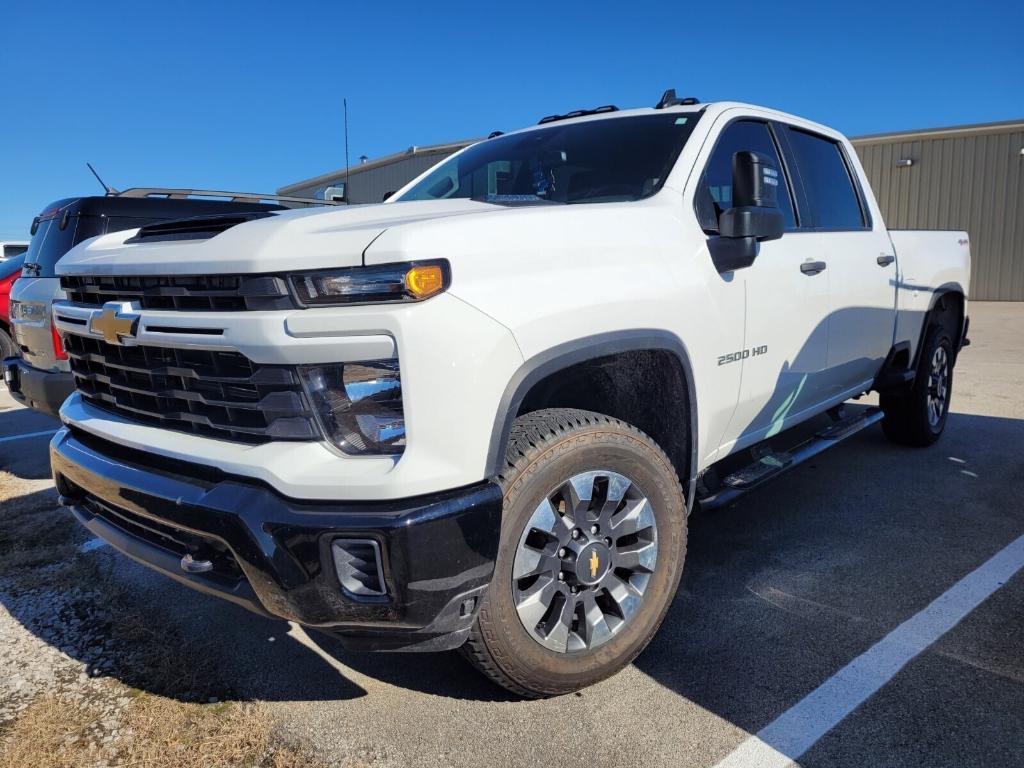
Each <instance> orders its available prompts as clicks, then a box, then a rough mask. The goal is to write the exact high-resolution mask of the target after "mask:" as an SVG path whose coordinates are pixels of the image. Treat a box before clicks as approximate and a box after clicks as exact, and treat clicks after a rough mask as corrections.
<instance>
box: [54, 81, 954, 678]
mask: <svg viewBox="0 0 1024 768" xmlns="http://www.w3.org/2000/svg"><path fill="white" fill-rule="evenodd" d="M57 271H58V273H59V274H60V275H62V280H63V283H62V286H63V289H64V290H65V291H66V292H67V296H68V299H67V301H64V302H61V303H58V304H57V305H56V306H55V309H54V312H55V322H56V327H57V328H58V329H59V331H60V333H61V334H62V336H63V340H64V346H65V349H66V351H67V354H68V356H69V358H70V360H71V368H72V371H73V373H74V376H75V379H76V386H77V390H76V392H75V393H74V394H73V395H72V396H71V397H70V398H69V399H68V400H67V401H66V402H65V404H64V406H63V408H62V409H61V417H62V419H63V422H64V426H63V428H62V429H61V430H60V431H59V432H58V433H57V435H56V436H55V437H54V439H53V442H52V445H51V459H52V464H53V472H54V476H55V479H56V483H57V487H58V489H59V492H60V493H61V495H62V500H63V503H64V504H66V505H67V506H68V507H69V508H70V509H71V511H72V512H73V514H74V516H75V517H76V518H77V519H78V520H79V522H81V523H82V524H83V525H85V526H86V527H87V528H88V529H89V530H90V531H92V532H93V534H95V535H96V536H98V537H100V538H102V539H104V540H105V541H107V542H109V543H110V544H112V545H113V546H114V547H115V548H117V549H119V550H121V551H122V552H124V553H125V554H127V555H129V556H131V557H134V558H136V559H138V560H139V561H141V562H143V563H145V564H147V565H149V566H151V567H153V568H156V569H158V570H160V571H162V572H163V573H165V574H167V575H168V576H171V577H173V578H175V579H177V580H178V581H181V582H183V583H185V584H188V585H190V586H192V587H195V588H197V589H200V590H203V591H206V592H208V593H212V594H215V595H219V596H221V597H223V598H226V599H228V600H231V601H233V602H235V603H237V604H240V605H243V606H246V607H248V608H250V609H252V610H256V611H259V612H262V613H264V614H268V615H271V616H276V617H281V618H285V619H289V620H293V621H296V622H300V623H302V624H304V625H308V626H312V627H316V628H319V629H322V630H325V631H328V632H331V633H334V634H336V635H337V636H339V637H341V638H342V640H343V641H344V642H345V643H346V644H347V645H348V646H350V647H355V648H363V649H370V650H398V649H403V650H421V651H431V650H447V649H452V648H462V649H463V651H464V653H465V655H466V656H467V657H468V658H469V659H470V660H471V661H472V662H473V663H475V664H476V666H478V667H479V668H480V669H481V670H482V671H483V672H484V673H485V674H487V675H488V676H490V677H491V678H492V679H493V680H495V681H496V682H498V683H499V684H501V685H503V686H506V687H507V688H509V689H510V690H512V691H514V692H516V693H518V694H520V695H523V696H547V695H555V694H561V693H565V692H567V691H572V690H575V689H578V688H581V687H583V686H585V685H588V684H591V683H593V682H595V681H597V680H600V679H602V678H604V677H607V676H608V675H611V674H613V673H614V672H615V671H617V670H618V669H620V668H621V667H622V666H623V665H625V664H627V663H629V662H630V660H632V659H633V658H634V657H635V656H636V655H637V654H638V653H640V651H641V650H642V649H643V648H644V647H645V645H646V644H647V643H648V642H649V641H650V639H651V637H652V636H653V635H654V633H655V632H656V630H657V628H658V626H659V624H660V623H661V621H662V619H663V618H664V616H665V613H666V611H667V609H668V607H669V604H670V603H671V601H672V599H673V595H674V593H675V590H676V587H677V584H678V583H679V578H680V574H681V572H682V568H683V558H684V553H685V549H686V530H687V516H688V513H689V512H690V510H691V509H692V508H693V505H694V504H695V502H696V503H698V504H700V505H702V506H704V507H712V506H715V505H721V504H726V503H729V502H731V501H732V500H733V499H735V498H736V497H737V496H738V495H740V494H742V493H744V492H746V491H748V490H750V489H752V488H754V487H756V486H758V485H760V484H762V483H763V482H765V481H767V480H768V479H770V478H772V477H774V476H776V475H778V474H780V473H781V472H783V471H784V470H786V469H787V468H789V467H792V466H795V465H797V464H799V463H800V462H801V461H802V460H805V459H806V458H808V457H809V456H812V455H814V454H816V453H817V452H819V451H821V450H823V449H825V448H827V447H830V446H832V445H835V444H837V443H838V442H840V441H841V440H842V439H843V438H845V437H847V436H849V435H851V434H854V433H855V432H857V431H858V430H860V429H862V428H865V427H867V426H869V425H871V424H874V423H875V422H878V421H881V423H882V428H883V429H884V430H885V432H886V434H887V435H888V436H889V437H890V438H892V439H893V440H895V441H897V442H900V443H904V444H909V445H927V444H929V443H931V442H933V441H934V440H935V439H936V438H938V437H939V435H940V434H941V432H942V430H943V427H944V425H945V423H946V414H947V411H948V408H949V398H950V391H951V386H952V377H953V366H954V364H955V362H956V358H957V354H958V353H959V351H960V349H961V347H962V346H963V345H964V344H965V342H966V331H967V314H966V310H967V303H966V299H967V290H968V274H969V251H968V241H967V235H966V234H965V233H963V232H890V231H889V230H887V229H886V228H885V224H884V223H883V221H882V216H881V214H880V212H879V209H878V206H877V204H876V203H875V200H874V198H873V197H872V194H871V190H870V189H869V187H868V183H867V181H866V179H865V176H864V172H863V170H862V168H861V166H860V164H859V163H858V161H857V156H856V154H855V153H854V151H853V149H852V147H851V146H850V143H849V142H848V141H847V140H846V139H845V138H844V137H843V136H842V135H840V134H839V133H837V132H836V131H834V130H831V129H829V128H826V127H825V126H822V125H818V124H816V123H812V122H809V121H807V120H803V119H801V118H798V117H793V116H791V115H786V114H782V113H780V112H776V111H773V110H770V109H763V108H760V107H753V106H747V105H744V104H735V103H718V104H699V103H697V102H696V101H695V100H693V99H676V98H675V97H674V92H671V91H670V92H667V93H666V95H665V96H664V97H663V98H662V100H661V102H660V103H659V104H658V106H657V107H654V108H648V109H633V110H628V111H619V110H617V109H615V108H614V107H601V108H598V109H595V110H580V111H578V112H573V113H569V114H567V115H554V116H551V117H549V118H545V119H544V120H542V121H541V123H540V124H539V125H537V126H535V127H531V128H526V129H524V130H520V131H516V132H512V133H508V134H504V135H499V136H495V137H493V138H490V139H488V140H486V141H481V142H480V143H477V144H474V145H472V146H470V147H468V148H466V149H464V150H462V151H461V152H459V153H458V154H456V155H454V156H452V157H450V158H448V159H446V160H445V161H443V162H442V163H440V164H439V165H437V166H436V167H434V168H433V169H432V170H430V171H428V172H426V173H425V174H423V175H422V176H421V177H419V178H417V179H415V180H414V181H412V182H411V183H410V184H408V185H407V186H406V187H405V188H403V189H402V190H400V191H399V192H398V193H397V194H396V195H394V196H393V197H392V198H391V199H390V200H388V201H387V202H386V203H383V204H380V205H367V206H350V207H346V208H344V209H328V210H305V211H281V212H273V213H260V214H251V215H241V216H231V217H223V216H213V217H208V218H198V219H190V220H184V221H181V222H177V223H175V222H170V223H168V222H163V223H160V224H158V225H154V226H150V227H143V228H141V229H138V230H133V231H128V232H116V233H112V234H108V235H104V236H100V237H98V238H95V239H92V240H90V241H87V242H85V243H83V244H81V245H78V246H76V247H75V248H74V249H73V250H72V251H71V252H70V253H69V254H68V255H67V256H66V257H65V258H63V259H62V260H61V262H60V263H59V264H58V267H57ZM872 390H875V391H878V392H879V393H880V396H881V399H880V403H881V407H880V408H870V407H866V406H857V405H845V406H844V403H845V402H846V401H847V400H849V399H851V398H857V397H859V396H861V395H863V394H865V393H867V392H870V391H872ZM865 482H870V478H865Z"/></svg>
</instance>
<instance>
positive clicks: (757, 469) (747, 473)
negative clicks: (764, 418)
mask: <svg viewBox="0 0 1024 768" xmlns="http://www.w3.org/2000/svg"><path fill="white" fill-rule="evenodd" d="M884 416H885V414H883V413H882V409H881V408H868V409H867V410H864V411H861V412H860V413H858V414H857V415H855V416H851V417H848V418H845V419H839V420H837V421H834V422H832V423H831V424H830V425H828V426H827V427H825V428H824V429H821V430H818V432H816V433H815V434H814V436H813V437H811V438H810V439H808V440H805V441H804V442H802V443H800V444H799V445H797V446H796V447H795V448H792V449H790V450H788V451H768V452H765V453H763V454H761V455H760V456H759V457H758V458H757V459H756V460H755V461H753V462H751V463H750V464H748V465H746V466H745V467H741V468H740V469H738V470H736V471H735V472H733V473H731V474H729V475H727V476H726V477H725V479H724V480H722V487H721V488H718V489H717V490H715V491H712V492H711V493H709V494H708V495H707V496H704V497H698V501H699V502H700V506H701V508H702V509H717V508H718V507H724V506H726V505H728V504H731V503H732V502H734V501H736V499H738V498H739V497H740V496H742V495H743V494H745V493H747V492H748V491H752V490H754V489H755V488H758V487H760V486H761V485H764V484H765V483H767V482H768V481H769V480H771V479H773V478H775V477H778V476H779V475H781V474H782V473H783V472H785V471H786V470H788V469H792V468H793V467H795V466H797V465H798V464H802V463H803V462H805V461H807V460H808V459H811V458H813V457H815V456H817V455H818V454H819V453H821V452H822V451H824V450H826V449H828V448H831V447H832V446H833V445H837V444H838V443H840V442H842V441H843V440H845V439H846V438H848V437H850V436H852V435H855V434H857V433H858V432H860V431H861V430H862V429H866V428H867V427H870V426H871V425H872V424H877V423H878V422H880V421H881V420H882V419H883V418H884Z"/></svg>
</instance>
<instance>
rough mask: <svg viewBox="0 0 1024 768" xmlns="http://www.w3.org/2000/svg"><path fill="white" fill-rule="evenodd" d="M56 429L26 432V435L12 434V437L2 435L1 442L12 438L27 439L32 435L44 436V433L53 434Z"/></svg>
mask: <svg viewBox="0 0 1024 768" xmlns="http://www.w3.org/2000/svg"><path fill="white" fill-rule="evenodd" d="M56 431H57V430H56V429H48V430H46V431H45V432H26V433H25V434H24V435H11V436H10V437H0V443H7V442H10V441H11V440H27V439H28V438H30V437H42V436H43V435H52V434H54V433H55V432H56Z"/></svg>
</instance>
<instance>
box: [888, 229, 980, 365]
mask: <svg viewBox="0 0 1024 768" xmlns="http://www.w3.org/2000/svg"><path fill="white" fill-rule="evenodd" d="M889 236H890V237H891V238H892V244H893V247H894V248H895V249H896V258H897V263H898V264H899V271H898V275H899V278H898V285H897V288H898V290H897V296H896V306H897V309H898V313H897V317H896V341H897V342H900V341H909V342H910V347H911V356H913V355H915V354H916V353H917V345H918V343H919V342H920V339H921V329H922V326H923V323H924V318H925V316H926V315H927V313H928V310H930V309H931V308H932V306H933V305H934V303H935V301H936V300H937V298H938V296H939V295H940V294H941V293H944V292H946V291H955V292H958V293H962V294H963V296H964V314H965V315H966V313H967V305H966V300H967V298H968V297H969V295H970V275H971V251H970V238H969V237H968V235H967V233H966V232H956V231H935V230H899V229H896V230H890V231H889Z"/></svg>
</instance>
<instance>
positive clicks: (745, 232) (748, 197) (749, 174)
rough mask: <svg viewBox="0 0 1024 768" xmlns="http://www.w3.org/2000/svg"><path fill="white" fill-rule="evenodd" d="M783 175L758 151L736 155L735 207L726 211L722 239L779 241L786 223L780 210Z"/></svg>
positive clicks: (720, 222)
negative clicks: (741, 238) (780, 189)
mask: <svg viewBox="0 0 1024 768" xmlns="http://www.w3.org/2000/svg"><path fill="white" fill-rule="evenodd" d="M780 182H781V176H780V175H779V169H778V168H776V167H775V163H773V162H772V161H771V159H770V158H768V157H767V156H765V155H761V154H758V153H757V152H737V153H736V154H734V155H733V156H732V203H733V207H732V208H729V209H727V210H725V211H723V212H722V215H721V216H720V217H719V219H718V233H719V235H721V236H722V237H731V238H739V237H752V238H754V239H755V240H758V241H761V240H777V239H778V238H780V237H782V232H783V230H784V229H785V226H786V222H785V218H784V217H783V215H782V211H780V210H779V208H778V199H779V183H780Z"/></svg>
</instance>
